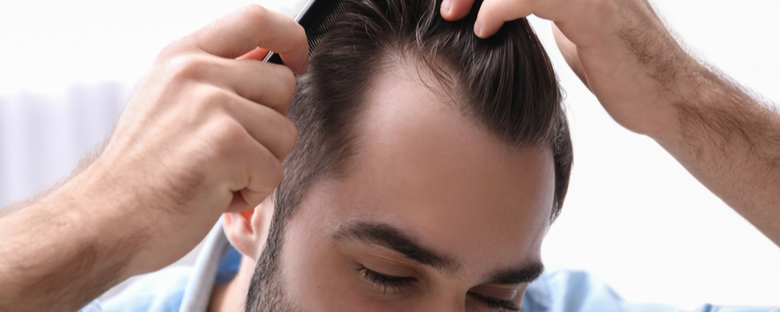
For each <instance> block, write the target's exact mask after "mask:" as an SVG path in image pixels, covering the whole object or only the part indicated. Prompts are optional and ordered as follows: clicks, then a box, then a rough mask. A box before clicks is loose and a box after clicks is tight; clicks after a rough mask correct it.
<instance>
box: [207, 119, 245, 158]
mask: <svg viewBox="0 0 780 312" xmlns="http://www.w3.org/2000/svg"><path fill="white" fill-rule="evenodd" d="M210 132H211V133H212V136H213V138H214V140H213V141H214V142H212V146H214V149H215V150H216V152H217V155H219V156H230V155H232V154H233V153H235V152H236V151H235V149H236V148H242V146H243V145H244V144H243V142H245V141H246V136H247V133H246V130H245V129H244V128H243V127H242V126H241V125H240V124H239V123H238V122H237V121H235V120H232V119H230V118H224V119H222V120H220V121H218V122H215V123H214V125H213V127H212V129H211V130H210Z"/></svg>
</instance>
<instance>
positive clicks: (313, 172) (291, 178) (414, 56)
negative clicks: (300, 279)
mask: <svg viewBox="0 0 780 312" xmlns="http://www.w3.org/2000/svg"><path fill="white" fill-rule="evenodd" d="M481 3H482V1H480V0H478V1H476V2H475V4H474V7H473V8H472V10H471V12H470V14H469V15H468V16H467V17H466V18H464V19H462V20H460V21H457V22H448V21H446V20H444V19H443V18H442V17H441V16H440V14H439V10H438V8H439V7H440V6H441V0H347V7H346V9H345V10H344V13H342V14H341V16H340V17H339V18H337V19H335V21H334V22H333V24H331V29H330V31H329V32H328V34H327V35H326V36H325V37H324V38H323V40H322V41H321V43H320V44H319V45H318V46H317V48H316V49H315V50H314V51H313V53H312V56H311V58H310V66H309V70H308V72H307V73H306V74H305V75H302V76H299V77H298V86H297V90H296V93H295V95H294V97H293V100H292V103H291V104H290V108H289V112H288V117H289V118H290V119H291V120H292V121H293V122H294V123H295V125H296V127H297V128H298V132H299V138H298V143H297V145H296V146H295V148H293V150H292V151H291V152H290V154H289V155H288V156H287V158H286V160H285V162H284V168H285V178H284V180H283V181H282V183H281V185H279V187H278V189H277V191H276V193H275V194H274V196H275V198H274V200H275V211H274V217H273V220H272V222H271V228H270V230H269V236H268V241H267V242H266V247H265V249H264V251H263V254H262V256H261V259H260V261H258V266H257V268H256V272H255V276H254V277H253V280H252V286H251V288H250V291H249V298H248V299H249V300H248V302H247V309H248V311H249V310H253V306H254V309H258V308H259V309H263V310H266V311H273V310H274V309H275V308H274V306H277V305H278V306H283V305H284V304H285V303H284V302H278V301H275V300H282V299H268V298H270V297H269V296H274V294H270V293H266V294H265V295H266V299H265V300H264V299H263V298H258V296H260V297H262V296H263V295H262V294H260V292H274V291H281V290H280V289H279V288H278V287H274V286H278V285H270V284H268V283H269V281H270V280H272V279H271V278H270V277H271V276H272V275H273V274H275V273H276V272H277V271H278V269H279V263H278V260H279V257H280V250H281V242H282V237H283V233H284V228H285V225H286V224H287V222H288V220H289V219H290V217H291V216H292V214H293V212H294V211H295V209H296V207H297V206H298V204H299V203H300V202H301V200H302V198H303V197H304V195H305V194H306V192H307V190H308V189H309V188H310V187H311V185H312V184H313V183H315V182H316V181H319V180H321V179H325V178H338V177H339V176H341V175H344V174H347V171H348V170H347V167H348V164H349V160H350V158H351V157H352V156H354V155H355V154H356V153H357V151H356V143H355V142H356V136H357V132H358V131H356V126H357V125H358V124H359V122H358V121H359V120H356V119H357V118H361V114H360V113H361V112H362V111H363V110H364V109H365V106H366V105H365V103H366V101H365V100H366V93H367V90H368V89H369V87H370V85H371V83H373V81H374V80H375V79H374V78H375V77H376V76H378V73H381V71H382V70H384V69H386V68H387V66H392V65H393V64H391V63H392V62H393V61H397V60H399V59H402V60H404V61H406V60H408V61H411V62H414V63H415V64H417V66H421V67H424V69H425V70H429V71H430V73H432V74H433V77H434V78H435V80H436V81H437V82H439V86H440V87H441V88H445V89H446V92H445V93H447V94H451V95H452V97H453V100H454V101H453V102H454V105H457V107H458V108H459V110H460V111H461V112H462V113H463V114H464V115H465V116H466V117H467V118H469V119H471V120H473V121H475V122H476V124H478V125H479V126H481V127H482V128H484V129H485V130H486V131H487V132H488V133H490V134H492V135H493V136H495V137H496V138H498V139H499V140H501V141H502V142H504V143H505V144H507V145H509V146H511V147H551V148H552V151H553V160H554V166H555V191H554V198H553V207H552V213H551V215H550V220H551V221H552V220H554V219H555V218H556V217H557V216H558V214H559V213H560V210H561V206H562V204H563V200H564V197H565V196H566V190H567V188H568V183H569V174H570V172H571V163H572V146H571V139H570V136H569V131H568V125H567V121H566V117H565V114H564V110H563V107H562V98H563V97H562V94H561V90H560V87H559V85H558V80H557V77H556V75H555V72H554V70H553V67H552V65H551V63H550V60H549V58H548V57H547V54H546V52H545V50H544V48H543V47H542V44H541V43H540V42H539V40H538V38H537V37H536V34H535V33H534V32H533V30H532V29H531V27H530V25H529V24H528V21H527V20H526V19H518V20H515V21H511V22H508V23H505V24H504V26H503V27H501V29H500V30H499V31H498V33H497V34H495V35H494V36H492V37H490V38H488V39H480V38H478V37H476V35H474V33H473V25H474V22H475V21H476V14H477V12H478V9H479V7H480V6H481ZM390 55H396V56H400V58H398V57H388V56H390ZM276 295H279V296H278V297H281V294H276ZM257 299H260V300H259V301H258V300H257ZM268 300H271V301H268ZM260 304H263V305H266V306H265V307H262V308H260V307H259V306H258V305H260ZM259 309H258V310H259Z"/></svg>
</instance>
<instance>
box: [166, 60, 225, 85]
mask: <svg viewBox="0 0 780 312" xmlns="http://www.w3.org/2000/svg"><path fill="white" fill-rule="evenodd" d="M214 65H215V64H214V61H212V60H210V59H209V58H208V57H206V56H202V55H180V56H177V57H174V58H172V59H170V60H169V61H168V70H169V72H170V75H171V80H173V81H187V80H204V79H205V78H206V77H207V76H208V74H209V72H210V71H211V68H212V67H213V66H214Z"/></svg>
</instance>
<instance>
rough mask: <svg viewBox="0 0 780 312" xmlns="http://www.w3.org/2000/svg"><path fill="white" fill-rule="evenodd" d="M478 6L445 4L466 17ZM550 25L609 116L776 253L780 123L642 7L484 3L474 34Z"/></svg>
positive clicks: (637, 0) (552, 0)
mask: <svg viewBox="0 0 780 312" xmlns="http://www.w3.org/2000/svg"><path fill="white" fill-rule="evenodd" d="M473 3H474V0H444V3H443V4H442V8H441V13H442V16H443V17H444V18H446V19H449V20H456V19H460V18H463V17H464V16H466V15H467V14H468V12H469V10H470V9H471V6H472V4H473ZM529 14H536V15H537V16H539V17H541V18H546V19H549V20H552V21H553V34H554V36H555V41H556V42H557V44H558V47H559V48H560V50H561V53H562V54H563V56H564V58H565V59H566V62H567V63H569V66H570V67H571V68H572V69H573V70H574V72H575V73H577V75H578V76H579V77H580V79H582V80H583V82H585V84H586V85H587V86H588V87H589V88H590V90H591V91H593V93H594V94H595V95H596V97H597V98H598V99H599V101H600V102H601V104H602V105H603V106H604V108H605V109H606V110H607V112H608V113H609V114H610V115H611V116H612V118H614V119H615V121H617V122H618V123H619V124H621V125H623V126H624V127H626V128H628V129H629V130H632V131H635V132H638V133H641V134H646V135H648V136H650V137H651V138H653V139H655V141H656V142H658V143H659V144H660V145H661V146H662V147H663V148H664V149H666V150H667V151H668V152H669V153H670V154H671V155H672V156H674V157H675V158H676V159H677V160H678V161H679V162H680V163H681V164H682V165H683V166H684V167H685V168H686V169H687V170H688V171H689V172H690V173H691V174H692V175H693V176H694V177H696V178H697V179H698V180H699V181H700V182H702V184H704V185H705V186H706V187H707V188H709V189H710V190H711V191H712V192H713V193H715V195H717V196H718V197H720V198H721V199H722V200H723V201H724V202H726V203H727V204H728V205H729V206H731V207H732V208H733V209H734V210H735V211H737V212H738V213H739V214H740V215H742V216H743V217H745V218H746V219H747V220H748V221H750V222H751V223H752V224H753V225H755V226H756V228H758V229H759V230H760V231H761V232H762V233H764V235H766V236H767V237H768V238H769V239H771V240H772V241H774V242H775V244H777V245H778V246H780V213H778V211H779V210H778V208H777V207H780V193H779V192H777V190H778V189H780V166H778V159H780V114H778V112H777V110H776V109H775V108H773V105H772V104H769V103H766V102H764V101H761V100H758V99H756V98H755V97H754V95H751V94H749V93H747V92H745V91H744V89H743V88H742V87H741V86H739V85H736V84H735V83H733V82H732V81H733V80H731V79H729V78H727V77H723V76H722V74H720V73H718V71H717V70H710V69H709V68H707V67H705V66H702V65H701V64H699V63H698V62H697V61H696V60H694V59H693V58H691V57H690V56H689V55H688V54H687V53H686V52H685V51H684V50H683V49H682V48H681V47H680V46H679V45H678V43H677V42H676V41H675V39H674V38H673V37H672V36H671V35H670V34H669V32H668V31H667V30H666V28H665V27H664V25H663V23H662V22H661V20H660V19H659V18H658V16H657V15H656V14H655V11H654V10H653V8H652V6H651V5H650V4H649V3H648V1H647V0H489V1H485V2H484V3H483V4H482V6H481V8H480V9H479V12H478V15H477V20H476V23H475V26H474V31H475V33H476V34H477V35H478V36H479V37H482V38H485V37H488V36H491V35H493V34H494V33H496V32H497V31H498V30H499V28H500V27H501V25H503V23H504V22H505V21H510V20H514V19H517V18H521V17H524V16H527V15H529Z"/></svg>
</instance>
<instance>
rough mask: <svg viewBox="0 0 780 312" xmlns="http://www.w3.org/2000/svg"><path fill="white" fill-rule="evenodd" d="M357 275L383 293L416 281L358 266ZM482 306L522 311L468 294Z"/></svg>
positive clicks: (495, 299)
mask: <svg viewBox="0 0 780 312" xmlns="http://www.w3.org/2000/svg"><path fill="white" fill-rule="evenodd" d="M355 271H356V272H357V273H358V274H360V275H363V277H364V278H365V279H366V280H368V281H369V282H370V283H371V284H374V286H376V287H378V288H380V289H382V291H383V292H385V293H387V292H388V291H389V292H394V293H397V292H401V291H404V290H405V289H406V288H408V287H411V286H412V285H413V284H414V282H415V281H416V279H415V278H414V277H410V276H393V275H386V274H382V273H378V272H375V271H372V270H370V269H368V268H366V267H365V266H362V265H361V266H360V267H359V268H357V269H356V270H355ZM470 294H471V295H472V296H473V297H474V298H476V299H477V300H478V301H479V302H480V303H482V304H483V305H485V306H487V307H489V308H491V309H505V310H509V311H522V310H521V309H520V307H518V306H517V305H516V304H515V303H514V302H512V301H508V300H501V299H498V298H493V297H490V296H485V295H480V294H477V293H470Z"/></svg>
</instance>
